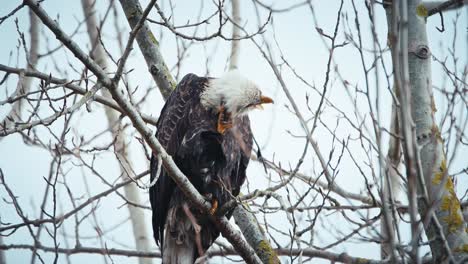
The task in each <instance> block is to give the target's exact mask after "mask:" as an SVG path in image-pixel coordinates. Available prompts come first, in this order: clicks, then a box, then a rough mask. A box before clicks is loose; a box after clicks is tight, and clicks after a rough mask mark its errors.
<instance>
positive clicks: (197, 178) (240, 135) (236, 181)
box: [150, 74, 252, 257]
mask: <svg viewBox="0 0 468 264" xmlns="http://www.w3.org/2000/svg"><path fill="white" fill-rule="evenodd" d="M208 80H209V79H208V78H200V77H197V76H195V75H193V74H189V75H187V76H185V77H184V78H183V79H182V81H181V82H180V83H179V85H178V86H177V88H176V89H175V90H174V91H173V92H172V94H171V95H170V97H169V98H168V100H167V102H166V104H165V106H164V108H163V110H162V111H161V115H160V117H159V120H158V123H157V129H158V130H157V132H156V137H157V138H158V140H159V141H160V142H161V144H162V145H163V147H164V148H165V149H166V151H167V152H168V154H169V155H171V156H172V157H173V158H174V161H175V163H176V164H177V166H178V167H179V168H180V169H181V170H182V172H184V174H185V175H186V176H187V177H188V178H189V180H190V181H191V183H192V184H193V185H194V186H195V188H196V189H197V190H198V191H200V193H202V194H211V195H213V197H214V198H216V199H217V200H218V202H219V205H220V206H222V205H223V204H224V203H225V202H226V201H228V200H230V199H232V196H237V195H238V194H239V192H240V188H241V186H242V184H243V183H244V181H245V178H246V169H247V165H248V163H249V160H250V153H251V150H252V133H251V130H250V121H249V118H248V117H247V116H243V117H239V118H237V119H236V120H234V122H233V127H232V128H231V129H229V130H228V131H227V132H226V133H225V134H224V135H221V134H219V133H218V132H217V131H216V123H217V116H216V114H214V113H212V112H211V111H207V110H206V109H204V107H203V106H202V105H201V103H200V93H201V92H202V91H203V90H204V88H205V85H206V84H207V82H208ZM155 154H157V153H155ZM150 170H151V180H153V179H154V178H155V177H157V176H158V175H155V174H156V170H157V159H156V157H155V155H153V157H152V159H151V168H150ZM184 199H185V197H184V195H183V194H182V193H181V191H180V190H179V189H178V188H177V187H176V184H175V183H174V182H173V181H172V179H171V177H170V176H169V175H167V173H166V172H165V170H164V168H163V169H162V170H161V173H160V175H159V178H158V180H157V181H156V184H155V185H154V186H153V187H151V188H150V202H151V207H152V209H153V235H154V238H155V240H156V243H157V244H158V245H159V243H161V244H162V243H163V241H164V237H163V236H164V227H165V224H166V219H167V218H168V211H169V209H170V208H174V209H175V208H176V207H177V206H180V204H181V203H182V202H183V201H184ZM176 212H177V210H176ZM195 214H198V212H196V211H195ZM231 214H232V212H229V213H228V214H227V216H228V217H230V215H231ZM172 216H173V215H172V213H171V217H172ZM174 217H175V218H174ZM174 217H172V218H174V219H173V220H174V221H169V222H170V223H171V226H172V228H175V229H179V230H172V229H171V230H170V234H171V236H174V235H175V234H176V233H178V232H182V233H183V230H182V227H180V223H181V222H183V217H184V216H183V215H180V216H179V214H178V213H176V214H175V215H174ZM179 217H182V219H181V218H179ZM198 217H199V219H198V220H199V221H200V224H201V225H202V226H203V228H202V244H203V247H205V249H207V248H208V247H209V246H210V245H211V244H212V243H213V241H214V240H215V239H216V237H218V235H219V231H218V230H217V229H216V228H215V227H214V226H212V224H210V223H209V220H208V218H206V217H203V215H198ZM172 218H171V219H172ZM172 222H174V223H172ZM168 227H169V226H168ZM173 231H174V232H173ZM161 248H163V246H161ZM194 254H195V257H196V254H197V252H194Z"/></svg>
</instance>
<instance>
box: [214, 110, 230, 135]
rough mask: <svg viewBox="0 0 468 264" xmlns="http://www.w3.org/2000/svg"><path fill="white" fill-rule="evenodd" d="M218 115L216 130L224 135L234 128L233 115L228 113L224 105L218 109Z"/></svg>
mask: <svg viewBox="0 0 468 264" xmlns="http://www.w3.org/2000/svg"><path fill="white" fill-rule="evenodd" d="M218 113H219V114H218V123H217V126H216V130H217V131H218V132H219V133H220V134H224V132H226V130H228V129H230V128H232V119H231V114H230V113H228V112H227V111H226V108H225V107H224V106H223V105H222V106H220V107H219V108H218Z"/></svg>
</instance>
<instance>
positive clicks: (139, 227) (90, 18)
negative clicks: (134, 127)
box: [81, 0, 151, 264]
mask: <svg viewBox="0 0 468 264" xmlns="http://www.w3.org/2000/svg"><path fill="white" fill-rule="evenodd" d="M81 3H82V5H83V11H84V14H85V16H86V26H87V28H88V34H89V39H90V42H91V50H92V54H93V57H94V59H95V61H96V62H97V63H98V64H99V66H100V67H101V68H103V69H106V68H107V59H106V54H105V52H104V49H103V48H102V46H101V44H100V43H101V42H100V41H99V35H98V23H97V19H96V11H95V9H94V6H93V1H91V0H82V1H81ZM102 91H103V95H104V96H106V97H108V98H112V96H111V94H110V93H109V91H108V90H107V89H103V90H102ZM105 112H106V116H107V121H108V123H109V127H110V130H111V133H112V137H113V138H116V141H115V143H114V150H115V153H116V155H117V157H118V159H119V160H120V162H119V163H120V173H121V174H124V175H125V177H123V178H122V180H123V181H125V180H127V179H128V178H129V177H128V175H127V173H126V171H131V170H125V169H124V167H123V164H125V162H128V161H130V160H131V159H130V155H129V153H128V148H127V143H126V142H125V133H124V131H123V130H122V127H121V125H120V124H119V116H118V114H117V112H116V111H114V110H113V109H111V108H110V107H106V108H105ZM124 193H125V198H126V199H127V200H128V201H130V202H132V203H135V204H141V201H140V197H139V191H138V188H137V186H136V184H135V183H132V184H127V185H126V186H124ZM128 210H129V214H130V222H131V224H132V229H133V236H134V240H135V246H136V249H137V250H139V251H144V252H148V251H150V246H149V245H150V244H149V239H148V232H147V229H146V221H145V216H144V213H143V210H142V209H141V208H138V207H135V206H133V205H130V204H129V205H128ZM139 263H140V264H149V263H151V259H150V258H139Z"/></svg>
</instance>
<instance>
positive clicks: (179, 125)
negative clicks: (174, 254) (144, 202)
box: [149, 74, 208, 245]
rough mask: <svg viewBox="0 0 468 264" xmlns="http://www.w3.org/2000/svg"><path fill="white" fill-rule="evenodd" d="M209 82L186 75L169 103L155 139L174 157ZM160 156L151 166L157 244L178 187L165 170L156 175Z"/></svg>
mask: <svg viewBox="0 0 468 264" xmlns="http://www.w3.org/2000/svg"><path fill="white" fill-rule="evenodd" d="M207 80H208V79H206V78H200V77H198V76H196V75H194V74H187V75H186V76H185V77H184V78H183V79H182V81H181V82H180V83H179V84H178V85H177V87H176V89H175V90H174V91H173V92H172V93H171V95H170V96H169V98H168V99H167V101H166V104H165V105H164V107H163V109H162V110H161V114H160V116H159V119H158V123H157V124H156V128H157V131H156V138H157V139H158V140H159V142H160V143H161V145H162V146H163V147H164V148H165V149H166V151H167V153H168V154H169V155H171V156H173V155H174V154H176V153H177V151H178V149H179V146H180V144H181V141H182V139H183V137H184V135H185V133H186V131H187V128H188V123H189V122H188V116H189V111H190V109H191V108H193V105H197V104H199V97H200V93H201V92H202V91H203V88H204V85H205V83H206V81H207ZM155 154H157V153H153V155H152V157H151V163H150V174H151V181H153V179H154V178H155V177H158V176H159V178H158V180H157V182H156V184H155V185H154V186H152V187H151V188H150V190H149V194H150V203H151V207H152V209H153V235H154V238H155V240H156V244H158V245H159V243H160V242H161V241H163V235H164V223H165V221H166V217H167V211H168V207H169V202H170V199H171V196H172V193H173V191H174V188H175V183H174V181H173V180H172V179H171V177H170V176H169V175H167V173H166V172H165V170H164V169H162V170H161V173H160V175H156V173H157V167H158V164H157V158H156V155H155Z"/></svg>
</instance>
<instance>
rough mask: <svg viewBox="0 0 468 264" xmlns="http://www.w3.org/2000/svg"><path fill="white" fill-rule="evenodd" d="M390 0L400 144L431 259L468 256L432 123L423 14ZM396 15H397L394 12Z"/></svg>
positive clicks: (412, 2) (417, 4) (411, 4)
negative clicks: (412, 180)
mask: <svg viewBox="0 0 468 264" xmlns="http://www.w3.org/2000/svg"><path fill="white" fill-rule="evenodd" d="M394 1H395V2H394V3H393V7H389V6H387V7H386V8H387V11H389V9H392V10H391V11H392V15H391V16H389V15H387V20H392V19H393V21H392V22H390V23H389V24H392V25H393V27H395V26H396V25H398V26H399V28H398V29H395V28H391V29H390V30H389V32H390V31H392V32H393V33H392V34H389V39H390V43H391V44H392V45H393V47H392V56H393V62H394V65H393V67H394V72H395V83H396V84H397V88H398V89H399V97H400V104H401V109H400V110H401V113H400V115H401V116H402V121H401V127H402V130H406V131H407V133H405V132H404V133H403V136H404V141H405V144H403V146H404V150H405V162H406V166H407V176H408V182H409V183H410V178H411V177H413V176H415V179H416V180H417V186H418V188H417V191H418V197H419V199H418V211H419V214H420V216H421V221H423V226H424V229H425V231H426V235H427V238H428V240H429V242H430V247H431V251H432V256H433V259H434V263H446V262H449V261H450V260H451V261H452V262H453V261H457V262H458V261H461V260H462V259H464V258H467V257H468V234H467V233H466V227H467V226H466V223H465V222H464V219H463V214H462V211H461V208H460V202H459V200H458V198H457V196H456V194H455V189H454V186H453V181H452V179H451V178H450V177H449V175H448V170H447V165H446V160H445V153H444V150H443V146H444V142H443V139H442V137H441V134H440V131H439V128H438V127H437V124H436V122H435V111H436V107H435V101H434V98H433V93H432V82H431V61H430V59H431V53H430V49H429V44H428V40H427V33H426V21H425V20H426V18H425V17H423V16H419V15H418V10H420V8H421V6H422V3H421V1H420V0H408V1H396V0H394ZM398 13H400V14H401V17H398V16H397V15H396V14H398ZM387 14H388V13H387ZM397 30H398V31H397ZM405 31H406V32H407V35H406V32H405ZM396 32H399V34H398V33H396ZM406 41H407V42H406ZM399 76H400V79H399ZM405 97H407V98H406V99H405ZM405 107H409V110H410V114H411V115H410V116H409V118H406V121H405ZM410 143H411V144H410ZM413 240H415V238H414V237H413ZM416 241H418V238H416ZM447 249H449V250H447Z"/></svg>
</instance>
